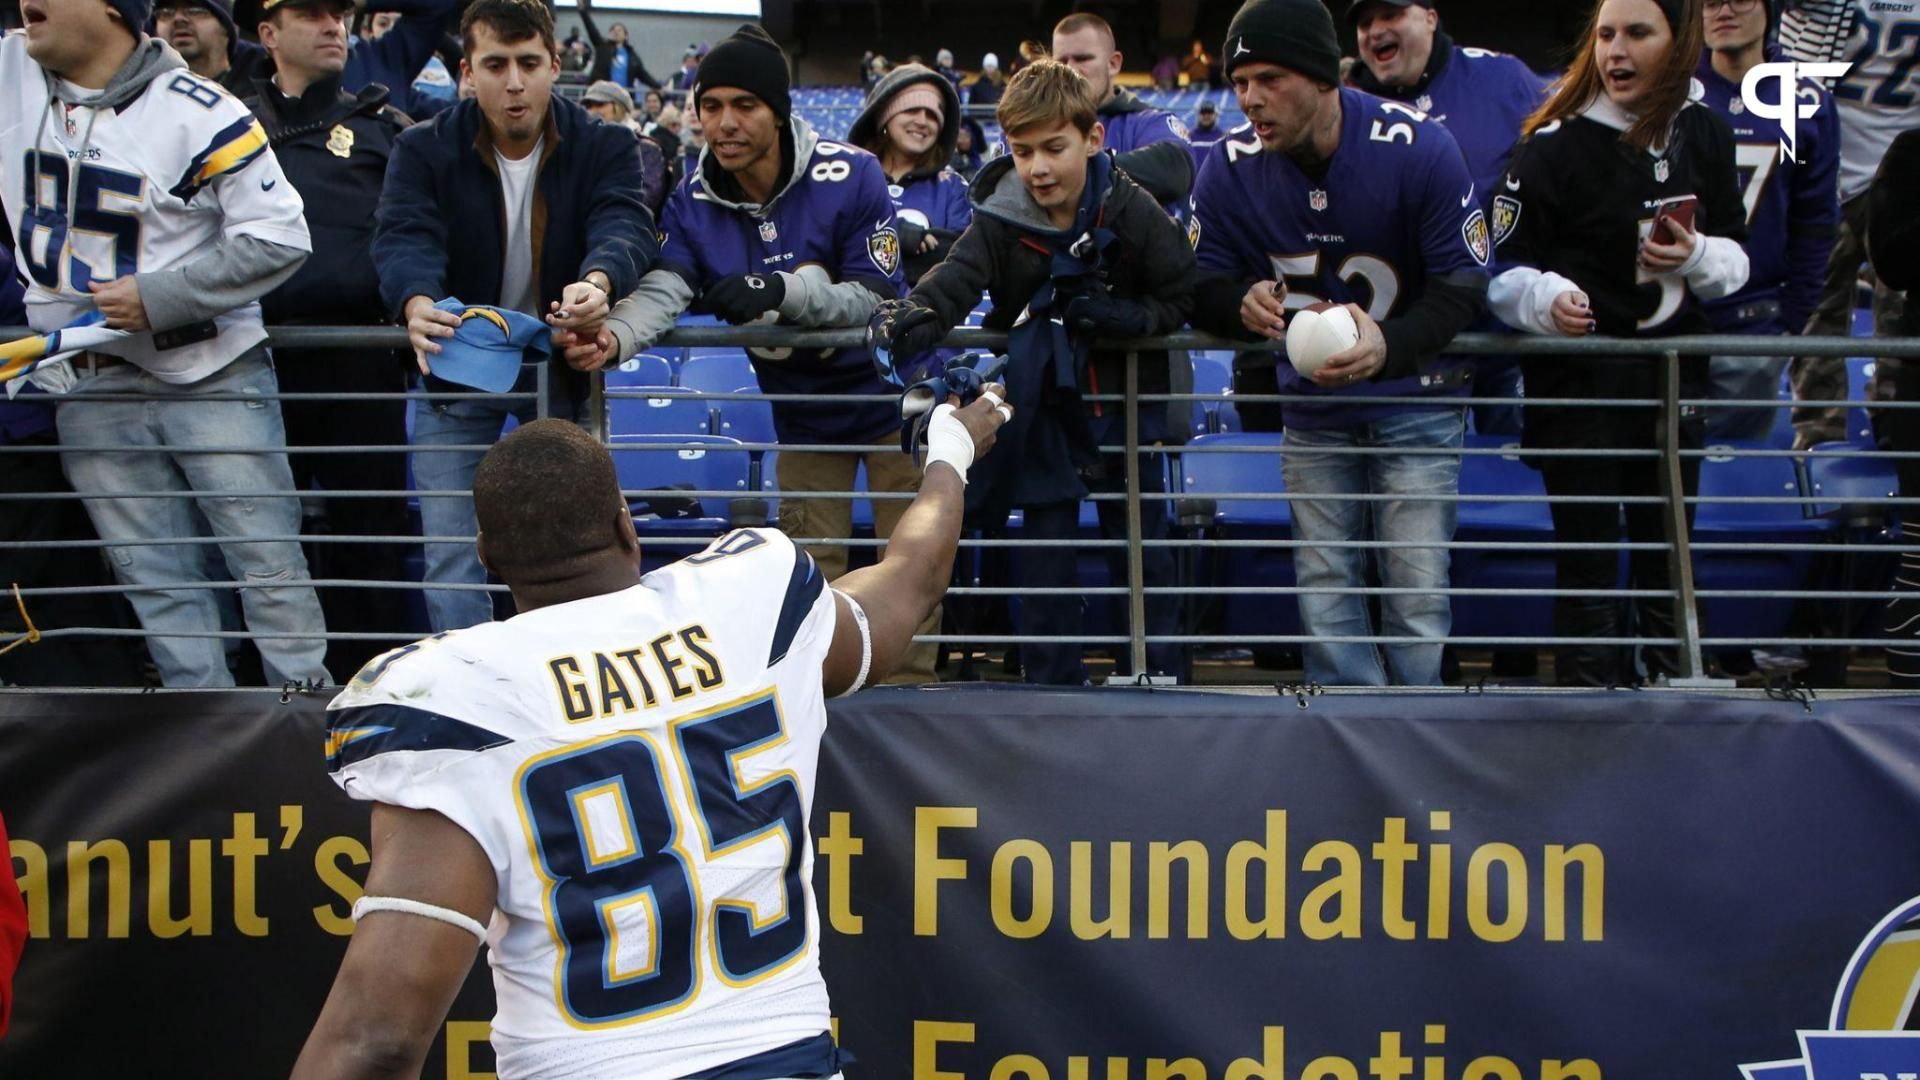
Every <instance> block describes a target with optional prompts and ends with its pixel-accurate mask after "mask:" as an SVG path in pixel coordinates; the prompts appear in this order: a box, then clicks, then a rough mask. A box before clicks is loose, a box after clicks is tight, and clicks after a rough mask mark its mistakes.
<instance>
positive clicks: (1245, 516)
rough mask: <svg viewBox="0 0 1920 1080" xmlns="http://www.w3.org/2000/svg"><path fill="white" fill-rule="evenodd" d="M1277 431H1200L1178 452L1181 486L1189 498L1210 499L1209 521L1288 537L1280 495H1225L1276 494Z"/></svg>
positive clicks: (1279, 486)
mask: <svg viewBox="0 0 1920 1080" xmlns="http://www.w3.org/2000/svg"><path fill="white" fill-rule="evenodd" d="M1280 440H1281V436H1280V433H1278V432H1264V431H1263V432H1245V433H1233V434H1224V433H1223V434H1218V435H1203V436H1201V437H1199V438H1197V439H1194V440H1192V441H1191V442H1189V443H1187V446H1186V450H1185V451H1184V452H1183V453H1182V454H1181V455H1180V471H1181V475H1182V485H1181V490H1182V491H1184V492H1185V493H1186V494H1187V495H1188V496H1189V497H1191V498H1207V499H1214V500H1215V503H1216V507H1215V511H1214V523H1215V524H1216V525H1219V526H1224V527H1229V528H1234V529H1242V530H1245V529H1251V530H1259V531H1262V535H1275V536H1282V537H1284V536H1291V535H1292V531H1293V515H1292V514H1291V513H1290V512H1289V510H1288V507H1287V501H1286V500H1285V499H1234V498H1229V497H1225V496H1227V495H1228V494H1229V493H1252V494H1280V493H1284V492H1285V491H1286V485H1285V483H1284V482H1283V481H1282V480H1281V477H1280Z"/></svg>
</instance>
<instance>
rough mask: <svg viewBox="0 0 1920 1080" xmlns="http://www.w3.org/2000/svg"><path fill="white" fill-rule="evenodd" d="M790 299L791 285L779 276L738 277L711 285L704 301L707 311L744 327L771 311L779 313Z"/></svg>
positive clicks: (726, 278)
mask: <svg viewBox="0 0 1920 1080" xmlns="http://www.w3.org/2000/svg"><path fill="white" fill-rule="evenodd" d="M786 298H787V283H786V282H785V281H784V280H782V279H781V277H780V275H779V274H734V275H732V276H731V277H723V278H721V279H720V280H719V281H716V282H714V283H713V284H711V285H709V286H707V291H706V294H705V295H704V296H702V297H701V299H702V300H704V301H705V302H706V305H707V310H708V311H711V312H713V313H714V314H715V315H717V316H719V317H720V318H721V319H723V320H725V321H727V322H730V323H732V324H733V325H735V326H741V325H744V324H746V323H750V322H752V321H754V320H755V319H758V318H759V317H761V316H762V315H765V314H766V313H767V312H769V311H777V310H779V308H780V302H781V301H782V300H785V299H786Z"/></svg>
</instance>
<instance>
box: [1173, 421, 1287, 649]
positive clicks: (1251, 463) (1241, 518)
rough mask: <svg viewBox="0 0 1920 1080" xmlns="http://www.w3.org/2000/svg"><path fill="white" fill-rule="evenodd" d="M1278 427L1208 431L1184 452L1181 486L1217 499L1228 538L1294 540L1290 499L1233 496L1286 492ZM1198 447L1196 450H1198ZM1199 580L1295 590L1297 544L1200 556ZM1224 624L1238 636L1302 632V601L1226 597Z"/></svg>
mask: <svg viewBox="0 0 1920 1080" xmlns="http://www.w3.org/2000/svg"><path fill="white" fill-rule="evenodd" d="M1280 440H1281V435H1280V434H1279V433H1278V432H1253V433H1245V434H1240V433H1232V434H1227V433H1223V434H1217V435H1202V436H1200V437H1198V438H1196V439H1194V440H1193V441H1191V442H1189V443H1188V444H1187V446H1186V450H1185V452H1183V453H1182V454H1181V455H1180V471H1181V474H1182V476H1181V479H1182V484H1181V489H1182V491H1183V492H1184V493H1185V495H1186V497H1187V498H1189V499H1213V500H1214V501H1215V510H1214V515H1213V528H1212V530H1211V531H1212V533H1213V534H1214V535H1215V536H1216V537H1218V538H1220V539H1223V540H1250V539H1272V540H1281V541H1285V540H1291V539H1292V538H1293V515H1292V513H1291V510H1290V508H1289V507H1288V505H1287V501H1286V500H1285V499H1234V498H1230V497H1228V496H1230V495H1231V494H1234V493H1254V494H1276V495H1277V494H1281V493H1284V492H1285V491H1286V485H1285V483H1284V482H1283V480H1282V479H1281V475H1280ZM1196 450H1197V451H1199V453H1195V452H1194V451H1196ZM1199 579H1200V580H1201V581H1203V582H1210V583H1213V584H1219V585H1246V586H1265V587H1268V588H1288V587H1291V586H1293V585H1294V584H1295V578H1294V574H1293V549H1292V548H1291V547H1283V546H1280V545H1278V544H1276V545H1274V546H1273V547H1260V548H1222V549H1216V550H1213V551H1210V552H1208V553H1207V555H1206V557H1204V558H1202V559H1201V569H1200V574H1199ZM1222 608H1223V615H1224V619H1225V626H1224V629H1225V630H1226V631H1227V632H1228V633H1233V634H1298V633H1299V632H1300V605H1299V602H1298V598H1297V597H1295V596H1292V595H1287V594H1280V595H1265V596H1227V597H1224V598H1223V599H1222Z"/></svg>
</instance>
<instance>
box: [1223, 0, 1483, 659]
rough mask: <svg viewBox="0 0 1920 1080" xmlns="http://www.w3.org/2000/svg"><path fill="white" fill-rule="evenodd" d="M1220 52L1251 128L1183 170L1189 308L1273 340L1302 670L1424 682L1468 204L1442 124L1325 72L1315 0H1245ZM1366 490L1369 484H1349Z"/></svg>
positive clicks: (1463, 383) (1439, 552)
mask: <svg viewBox="0 0 1920 1080" xmlns="http://www.w3.org/2000/svg"><path fill="white" fill-rule="evenodd" d="M1220 55H1221V56H1223V57H1226V58H1227V60H1226V65H1227V76H1228V78H1229V79H1230V80H1231V81H1232V83H1233V88H1234V93H1235V94H1236V95H1238V97H1239V100H1240V106H1241V108H1242V109H1243V110H1245V112H1246V114H1247V119H1248V120H1249V121H1251V125H1250V128H1251V130H1243V131H1242V132H1239V133H1236V135H1235V136H1233V137H1229V138H1228V139H1225V140H1223V141H1221V142H1220V143H1218V144H1216V145H1215V146H1214V148H1213V151H1212V157H1213V159H1214V160H1212V161H1211V162H1209V163H1208V164H1207V165H1206V166H1205V167H1203V168H1202V169H1201V170H1200V181H1199V184H1198V186H1197V188H1196V189H1195V193H1194V203H1195V231H1196V232H1197V240H1196V244H1195V248H1196V255H1197V257H1198V260H1199V263H1200V269H1201V272H1202V274H1203V281H1202V283H1201V287H1200V288H1198V289H1196V290H1195V296H1196V303H1195V306H1194V313H1193V324H1194V325H1195V326H1197V327H1199V328H1201V329H1203V330H1208V331H1211V332H1213V333H1216V334H1221V335H1225V336H1239V337H1247V336H1249V335H1251V336H1254V337H1264V338H1269V339H1273V340H1280V339H1283V338H1284V340H1285V341H1286V343H1287V349H1286V352H1285V354H1284V359H1283V360H1282V361H1281V362H1280V364H1279V371H1278V376H1279V378H1278V382H1279V387H1280V392H1281V393H1282V394H1285V395H1290V396H1291V399H1290V400H1288V401H1287V402H1286V403H1285V404H1284V405H1283V407H1282V416H1283V419H1284V422H1285V427H1286V441H1285V443H1284V444H1283V446H1284V455H1283V458H1282V461H1283V464H1282V469H1283V471H1284V473H1285V479H1286V486H1287V490H1288V492H1289V493H1291V494H1292V495H1294V496H1297V497H1296V498H1295V499H1293V500H1292V513H1293V527H1294V536H1295V537H1296V538H1297V539H1298V540H1301V541H1304V543H1302V544H1301V545H1300V546H1299V547H1297V548H1295V549H1294V571H1295V576H1296V577H1297V578H1298V580H1299V584H1300V585H1301V586H1302V587H1304V588H1307V589H1311V590H1315V591H1311V592H1303V593H1302V594H1301V595H1300V617H1301V622H1302V623H1303V624H1304V628H1305V631H1306V633H1307V634H1309V635H1311V636H1312V637H1313V638H1314V639H1315V640H1314V641H1312V642H1311V643H1309V644H1308V645H1307V646H1306V647H1305V649H1304V650H1303V651H1304V653H1305V659H1306V673H1307V677H1308V678H1309V679H1310V680H1312V681H1313V682H1317V683H1320V684H1322V685H1328V686H1384V685H1388V684H1393V685H1403V686H1431V685H1438V684H1439V682H1440V661H1441V642H1442V639H1444V638H1445V637H1446V635H1447V633H1448V631H1449V630H1450V629H1451V628H1452V623H1453V620H1452V609H1451V606H1450V604H1449V602H1448V599H1447V595H1446V588H1447V581H1448V576H1447V574H1448V553H1447V548H1446V547H1445V546H1444V545H1445V543H1446V542H1447V541H1449V540H1451V539H1452V538H1453V525H1454V516H1455V515H1454V504H1453V502H1452V501H1451V496H1453V495H1454V494H1455V493H1456V492H1457V491H1458V490H1459V476H1460V458H1459V448H1460V443H1461V439H1462V435H1463V432H1464V429H1465V410H1464V409H1462V408H1461V407H1460V406H1459V405H1458V404H1457V403H1455V401H1454V399H1455V398H1457V397H1458V396H1459V395H1460V394H1462V393H1463V392H1465V391H1466V389H1467V387H1468V385H1469V383H1470V382H1471V377H1472V366H1471V363H1470V362H1468V361H1463V360H1457V359H1454V358H1448V357H1442V356H1440V355H1439V353H1440V349H1441V347H1442V346H1444V345H1445V344H1446V343H1447V342H1448V341H1449V340H1450V339H1451V338H1452V337H1453V335H1454V334H1456V333H1458V332H1459V331H1461V330H1462V329H1464V328H1465V327H1466V326H1467V324H1468V323H1470V322H1471V321H1472V320H1473V319H1474V317H1475V316H1476V315H1478V314H1479V313H1480V311H1481V309H1482V307H1483V306H1484V303H1485V297H1486V288H1487V269H1486V264H1487V257H1488V255H1489V253H1490V248H1491V240H1490V236H1489V230H1488V225H1487V219H1486V215H1485V213H1484V211H1483V210H1482V209H1481V205H1482V202H1483V200H1481V199H1479V198H1477V197H1476V194H1475V192H1474V182H1473V180H1472V177H1471V176H1470V175H1469V174H1468V172H1467V166H1466V163H1465V161H1464V160H1463V159H1462V157H1461V154H1460V150H1459V147H1458V146H1457V144H1456V143H1455V142H1454V140H1453V136H1452V135H1450V134H1449V133H1448V132H1447V130H1446V128H1444V127H1442V126H1440V125H1439V124H1437V123H1435V122H1433V121H1431V120H1429V119H1427V117H1426V116H1425V115H1424V114H1423V113H1421V112H1419V111H1418V110H1417V109H1414V108H1412V107H1410V106H1407V105H1403V104H1401V103H1399V102H1396V101H1388V100H1385V99H1382V98H1378V97H1374V96H1372V95H1370V94H1367V93H1364V92H1362V91H1359V90H1355V89H1352V88H1350V87H1347V88H1343V87H1341V86H1340V85H1339V82H1340V79H1339V65H1340V45H1339V41H1338V39H1337V38H1336V36H1335V33H1334V27H1333V18H1332V16H1331V15H1329V14H1328V13H1327V9H1326V7H1325V5H1323V4H1322V3H1320V2H1319V0H1248V3H1247V4H1246V5H1245V6H1243V7H1242V8H1241V9H1240V11H1239V12H1238V13H1237V14H1236V15H1235V16H1234V18H1233V22H1232V24H1231V26H1230V27H1229V29H1228V31H1227V41H1226V44H1225V46H1224V47H1223V48H1222V49H1221V50H1220ZM1280 253H1285V254H1280ZM1264 355H1268V356H1271V355H1272V354H1264ZM1409 397H1412V398H1431V399H1432V401H1431V403H1429V402H1427V401H1416V402H1413V403H1408V402H1407V401H1406V400H1405V399H1407V398H1409ZM1382 399H1384V400H1382ZM1369 495H1371V496H1386V498H1379V499H1377V500H1375V499H1368V498H1347V497H1345V496H1369ZM1356 540H1376V541H1380V542H1381V543H1380V545H1379V547H1377V548H1373V549H1369V548H1365V547H1357V546H1347V544H1348V543H1350V542H1351V541H1356ZM1370 550H1372V551H1374V552H1376V553H1377V556H1378V569H1379V576H1380V579H1381V582H1382V583H1383V584H1385V585H1387V586H1390V587H1394V588H1395V589H1396V590H1397V591H1395V592H1393V593H1390V594H1388V595H1385V596H1382V597H1381V603H1380V609H1381V625H1380V628H1379V636H1384V637H1387V638H1397V639H1400V643H1399V644H1389V645H1386V646H1384V647H1380V648H1376V646H1375V645H1374V644H1373V643H1372V642H1370V641H1368V640H1366V639H1368V638H1371V637H1374V636H1376V634H1375V631H1374V629H1373V627H1372V620H1371V618H1370V616H1369V613H1368V610H1367V598H1366V597H1365V596H1364V595H1361V594H1360V593H1359V592H1358V589H1359V587H1360V586H1362V585H1364V584H1366V558H1367V554H1368V552H1369V551H1370Z"/></svg>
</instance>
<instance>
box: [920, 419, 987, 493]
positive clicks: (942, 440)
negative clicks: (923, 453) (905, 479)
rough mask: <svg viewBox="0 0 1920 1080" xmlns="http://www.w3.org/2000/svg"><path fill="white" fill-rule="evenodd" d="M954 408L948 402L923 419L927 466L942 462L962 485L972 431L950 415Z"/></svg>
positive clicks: (969, 457) (969, 459) (969, 462)
mask: <svg viewBox="0 0 1920 1080" xmlns="http://www.w3.org/2000/svg"><path fill="white" fill-rule="evenodd" d="M1005 407H1006V406H1004V405H1003V406H1001V408H1005ZM954 411H955V410H954V407H953V404H952V403H951V402H942V403H941V404H939V405H936V406H934V410H933V418H932V419H930V420H928V421H927V468H929V469H931V468H933V463H934V462H936V461H944V462H946V463H947V464H948V465H951V466H953V471H954V472H957V473H959V474H960V482H961V483H962V484H964V483H966V482H967V469H968V467H969V466H971V465H972V464H973V434H972V433H971V432H969V431H968V430H967V425H965V424H963V423H961V422H960V418H959V417H957V416H955V415H953V414H954Z"/></svg>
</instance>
